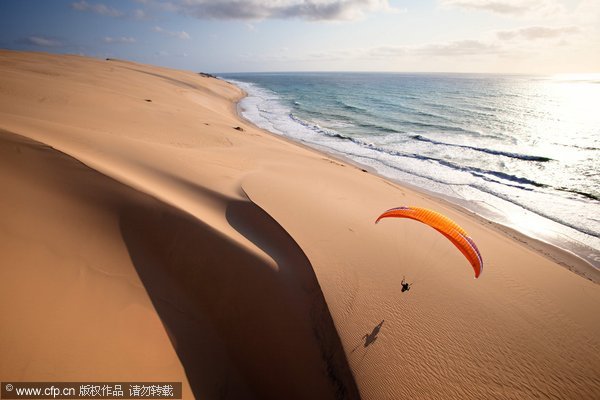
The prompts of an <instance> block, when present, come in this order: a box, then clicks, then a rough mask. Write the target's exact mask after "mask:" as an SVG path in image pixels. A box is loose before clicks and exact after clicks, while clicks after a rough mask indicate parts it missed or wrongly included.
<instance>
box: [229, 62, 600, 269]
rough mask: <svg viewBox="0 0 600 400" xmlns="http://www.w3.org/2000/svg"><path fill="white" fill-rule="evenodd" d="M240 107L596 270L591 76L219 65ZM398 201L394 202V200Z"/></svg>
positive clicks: (597, 153)
mask: <svg viewBox="0 0 600 400" xmlns="http://www.w3.org/2000/svg"><path fill="white" fill-rule="evenodd" d="M220 76H221V77H222V78H224V79H226V80H228V81H230V82H232V83H234V84H236V85H238V86H239V87H241V88H242V89H244V90H245V91H246V92H247V93H248V97H246V98H245V99H243V100H242V101H241V102H240V105H239V107H240V112H241V114H242V115H243V116H244V117H245V118H247V119H248V120H250V121H251V122H253V123H254V124H256V125H258V126H260V127H262V128H265V129H267V130H269V131H271V132H274V133H276V134H280V135H284V136H287V137H290V138H293V139H295V140H297V141H301V142H303V143H305V144H308V145H310V146H312V147H315V148H317V149H319V150H324V151H326V152H329V153H333V154H338V155H343V156H345V157H348V158H350V159H352V160H354V161H356V162H358V163H361V164H364V165H367V166H370V167H372V168H373V169H375V170H376V171H377V172H378V173H380V174H381V175H383V176H386V177H388V178H390V179H394V180H397V181H400V182H403V183H407V184H410V185H414V186H417V187H420V188H422V189H426V190H428V191H431V192H434V193H436V194H438V195H442V196H444V197H446V198H447V199H449V200H451V201H453V202H456V203H458V204H461V205H463V206H465V207H466V208H468V209H470V210H471V211H474V212H476V213H478V214H480V215H482V216H484V217H486V218H488V219H491V220H493V221H496V222H500V223H502V224H505V225H508V226H511V227H513V228H515V229H517V230H519V231H521V232H523V233H525V234H527V235H530V236H533V237H536V238H538V239H541V240H544V241H547V242H549V243H552V244H555V245H558V246H560V247H562V248H565V249H568V250H570V251H572V252H574V253H576V254H578V255H579V256H581V257H582V258H584V259H586V260H587V261H588V262H590V263H591V264H592V265H594V266H595V267H596V268H600V111H599V109H598V104H600V77H599V76H583V75H579V76H577V75H572V76H557V77H542V76H513V75H511V76H500V75H466V74H387V73H261V74H222V75H220ZM398 205H400V204H398Z"/></svg>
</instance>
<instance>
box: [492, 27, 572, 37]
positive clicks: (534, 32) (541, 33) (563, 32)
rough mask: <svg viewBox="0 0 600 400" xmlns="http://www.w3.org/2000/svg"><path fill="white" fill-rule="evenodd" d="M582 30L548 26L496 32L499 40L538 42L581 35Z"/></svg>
mask: <svg viewBox="0 0 600 400" xmlns="http://www.w3.org/2000/svg"><path fill="white" fill-rule="evenodd" d="M580 31H581V30H580V29H579V28H578V27H576V26H562V27H557V28H553V27H547V26H530V27H526V28H520V29H513V30H508V31H499V32H496V36H497V37H498V39H502V40H512V39H526V40H537V39H554V38H559V37H563V36H567V35H573V34H577V33H580Z"/></svg>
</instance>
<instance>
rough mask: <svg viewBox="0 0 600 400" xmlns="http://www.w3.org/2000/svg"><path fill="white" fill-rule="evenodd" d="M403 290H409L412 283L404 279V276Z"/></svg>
mask: <svg viewBox="0 0 600 400" xmlns="http://www.w3.org/2000/svg"><path fill="white" fill-rule="evenodd" d="M401 285H402V291H403V292H408V291H409V290H410V285H411V284H410V283H408V282H406V280H405V279H404V277H402V283H401Z"/></svg>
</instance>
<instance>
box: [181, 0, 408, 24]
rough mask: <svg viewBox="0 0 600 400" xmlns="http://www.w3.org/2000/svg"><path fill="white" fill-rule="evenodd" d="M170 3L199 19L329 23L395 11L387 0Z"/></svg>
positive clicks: (195, 0) (187, 0)
mask: <svg viewBox="0 0 600 400" xmlns="http://www.w3.org/2000/svg"><path fill="white" fill-rule="evenodd" d="M171 4H172V5H173V6H174V8H175V9H176V10H177V11H179V12H181V13H183V14H186V15H190V16H193V17H196V18H199V19H238V20H262V19H269V18H273V19H293V18H299V19H304V20H310V21H333V20H353V19H358V18H362V17H364V16H365V14H367V13H369V12H376V11H387V12H393V11H398V10H396V9H394V8H393V7H391V6H390V5H389V1H388V0H185V1H179V2H176V3H171Z"/></svg>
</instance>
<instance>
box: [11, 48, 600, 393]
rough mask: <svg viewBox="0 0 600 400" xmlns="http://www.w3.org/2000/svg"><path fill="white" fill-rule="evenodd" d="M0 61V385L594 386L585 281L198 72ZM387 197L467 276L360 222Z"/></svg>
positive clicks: (593, 333)
mask: <svg viewBox="0 0 600 400" xmlns="http://www.w3.org/2000/svg"><path fill="white" fill-rule="evenodd" d="M0 72H1V74H0V130H2V133H1V134H0V151H1V152H2V157H0V164H2V167H1V168H0V185H1V187H3V188H6V190H5V193H6V195H3V196H2V197H1V198H0V235H2V240H0V252H1V253H2V254H3V255H4V257H3V259H2V265H1V266H0V280H1V281H2V282H7V283H6V287H9V288H10V289H9V290H4V291H2V292H1V294H0V315H2V318H3V319H4V321H3V328H2V329H1V330H0V354H2V357H0V379H2V380H11V379H12V380H50V379H57V380H63V381H68V380H78V379H93V380H98V381H99V380H135V379H139V380H145V381H148V380H153V379H155V380H163V381H164V380H175V381H182V382H184V398H190V397H197V398H232V399H237V398H282V397H285V398H350V399H351V398H359V397H360V398H363V399H396V398H403V397H410V398H422V399H469V398H472V399H481V398H494V399H512V398H519V399H522V398H540V397H541V398H582V399H595V398H597V397H598V394H599V393H600V379H599V377H600V351H598V350H600V341H599V339H598V338H599V337H600V335H599V334H600V319H599V318H598V317H597V315H596V314H597V313H596V312H595V311H594V310H597V307H598V305H600V291H599V288H598V285H596V284H594V283H592V282H591V281H589V280H586V279H583V278H581V277H580V276H577V275H575V274H573V273H571V272H570V271H568V270H567V269H565V268H563V267H562V266H560V265H558V264H557V263H555V262H553V261H552V260H550V259H549V258H547V257H543V256H542V255H540V254H539V253H536V252H533V251H531V249H529V248H528V247H526V246H524V245H523V244H522V243H518V242H516V241H514V240H513V239H511V238H509V237H507V236H506V235H504V234H502V233H501V232H499V231H498V230H496V229H493V228H492V227H490V226H488V225H487V224H485V223H482V222H481V220H479V219H477V218H473V217H471V216H468V215H466V214H464V213H463V212H461V211H460V210H458V209H457V208H455V207H453V206H451V205H449V204H447V203H444V202H440V201H439V200H436V199H434V198H432V197H430V196H427V195H424V194H422V193H418V192H415V191H413V190H410V189H409V188H406V187H402V186H400V185H397V184H395V183H391V182H388V181H386V180H384V179H382V178H380V177H378V176H376V175H373V174H370V173H365V172H364V171H362V170H361V169H360V168H356V167H354V166H352V165H350V164H347V163H345V162H343V161H340V160H336V159H334V158H332V157H330V156H327V155H324V154H320V153H317V152H314V151H311V150H308V149H306V148H304V147H301V146H297V145H295V144H291V143H290V142H288V141H286V140H283V139H280V138H277V137H274V136H272V135H270V134H268V133H265V132H263V131H261V130H259V129H257V128H255V127H253V126H252V125H250V124H248V123H246V122H245V121H243V120H241V119H240V118H239V117H238V116H237V114H236V112H235V101H237V100H238V99H239V98H240V97H241V96H242V95H243V93H242V92H241V91H240V90H239V89H237V88H235V87H233V86H231V85H229V84H227V83H225V82H223V81H220V80H217V79H214V78H211V77H207V76H200V75H198V74H194V73H191V72H185V71H176V70H169V69H166V68H159V67H153V66H146V65H141V64H137V63H131V62H126V61H119V60H95V59H89V58H85V57H77V56H56V55H48V54H40V53H18V52H10V51H0ZM236 127H241V128H242V130H238V129H235V128H236ZM403 204H410V205H417V206H422V207H428V208H432V209H436V210H437V211H439V212H442V213H444V214H446V215H448V216H449V217H450V218H452V219H454V220H455V221H457V222H458V223H459V224H460V225H461V226H462V227H463V228H465V229H466V230H467V232H469V234H470V235H471V236H472V237H473V238H474V239H475V240H476V242H477V244H478V247H479V249H480V250H481V252H482V254H483V258H484V263H486V267H485V270H484V273H483V274H482V276H481V278H479V279H478V280H474V279H473V277H472V269H471V268H470V266H468V264H466V265H465V260H464V259H463V258H462V257H461V255H460V254H457V253H458V252H456V251H454V250H453V247H452V245H451V244H449V243H446V242H445V241H443V240H440V239H439V235H437V234H436V233H435V232H434V231H433V230H431V229H427V228H426V227H424V226H422V225H420V224H418V223H408V224H396V223H387V222H392V221H386V223H380V224H378V225H375V224H374V221H375V218H376V217H377V216H378V215H379V214H380V213H381V212H382V211H384V210H386V209H389V208H392V207H395V206H399V205H403ZM396 222H397V221H396ZM545 249H546V250H547V251H548V252H551V249H549V248H545ZM403 276H405V277H406V278H407V279H408V280H410V281H411V282H413V283H414V286H413V289H411V291H410V292H408V293H401V292H400V290H399V289H400V281H401V280H402V278H403ZM40 327H42V328H40ZM125 378H126V379H125Z"/></svg>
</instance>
